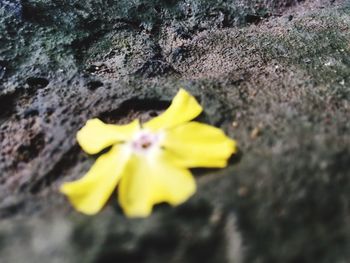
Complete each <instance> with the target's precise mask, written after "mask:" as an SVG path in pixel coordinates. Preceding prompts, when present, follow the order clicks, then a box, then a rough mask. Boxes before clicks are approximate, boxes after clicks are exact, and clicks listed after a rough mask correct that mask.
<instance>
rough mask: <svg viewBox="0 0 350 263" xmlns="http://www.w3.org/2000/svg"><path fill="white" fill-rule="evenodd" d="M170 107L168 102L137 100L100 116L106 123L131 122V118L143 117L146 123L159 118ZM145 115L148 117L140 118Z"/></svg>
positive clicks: (129, 101) (128, 101)
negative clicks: (155, 117) (159, 114)
mask: <svg viewBox="0 0 350 263" xmlns="http://www.w3.org/2000/svg"><path fill="white" fill-rule="evenodd" d="M169 105H170V102H168V101H159V100H152V99H144V100H142V99H136V98H135V99H130V100H127V101H125V102H123V103H122V104H121V105H120V107H119V108H118V109H116V110H113V111H109V112H104V113H102V114H100V116H99V117H100V118H101V120H103V121H105V122H106V123H119V122H120V121H123V120H125V119H126V121H128V122H129V121H131V118H137V117H141V121H146V120H147V119H150V118H152V117H154V116H157V115H158V112H160V111H163V110H165V109H166V108H167V107H169ZM143 113H146V116H140V115H142V114H143Z"/></svg>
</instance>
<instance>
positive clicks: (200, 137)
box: [163, 122, 237, 168]
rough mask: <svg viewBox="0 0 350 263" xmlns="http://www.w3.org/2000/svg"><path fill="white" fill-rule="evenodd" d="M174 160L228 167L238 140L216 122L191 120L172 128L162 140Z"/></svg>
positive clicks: (189, 163) (185, 165) (190, 165)
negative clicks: (214, 123)
mask: <svg viewBox="0 0 350 263" xmlns="http://www.w3.org/2000/svg"><path fill="white" fill-rule="evenodd" d="M163 146H164V148H165V150H166V151H165V152H166V153H167V154H168V155H169V158H171V160H172V162H173V163H175V164H176V165H178V166H180V167H189V168H192V167H225V166H226V165H227V160H228V159H229V158H230V156H231V155H232V154H233V153H235V152H236V151H237V147H236V142H235V141H234V140H232V139H230V138H229V137H227V136H226V135H225V134H224V132H223V131H222V130H220V129H218V128H215V127H213V126H210V125H207V124H202V123H198V122H189V123H186V124H183V125H180V126H178V127H176V128H174V129H170V130H168V131H167V133H166V137H165V140H164V143H163Z"/></svg>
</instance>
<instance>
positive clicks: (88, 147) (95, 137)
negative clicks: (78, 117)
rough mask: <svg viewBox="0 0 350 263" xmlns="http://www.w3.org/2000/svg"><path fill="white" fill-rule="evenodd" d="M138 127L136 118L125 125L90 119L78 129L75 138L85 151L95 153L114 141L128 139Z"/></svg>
mask: <svg viewBox="0 0 350 263" xmlns="http://www.w3.org/2000/svg"><path fill="white" fill-rule="evenodd" d="M138 129H140V124H139V121H138V120H135V121H133V122H131V123H129V124H127V125H113V124H105V123H104V122H102V121H100V120H99V119H91V120H88V121H87V122H86V124H85V126H84V127H83V128H81V130H80V131H78V133H77V140H78V143H79V144H80V146H81V147H82V148H83V150H84V151H85V152H87V153H89V154H96V153H98V152H100V151H102V150H103V149H104V148H106V147H108V146H111V145H112V144H114V143H117V142H120V141H125V140H128V139H130V138H131V136H132V135H133V133H134V132H135V131H137V130H138Z"/></svg>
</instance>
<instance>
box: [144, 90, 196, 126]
mask: <svg viewBox="0 0 350 263" xmlns="http://www.w3.org/2000/svg"><path fill="white" fill-rule="evenodd" d="M201 112H202V107H201V106H200V105H199V104H198V102H197V101H196V99H195V98H194V97H193V96H191V95H190V94H189V93H188V92H187V91H185V90H184V89H180V90H179V92H178V93H177V94H176V96H175V98H174V99H173V101H172V102H171V105H170V106H169V108H168V109H167V110H166V111H165V112H163V113H162V114H161V115H159V116H158V117H155V118H153V119H151V120H150V121H148V122H147V123H145V124H144V127H145V128H148V129H151V130H159V129H167V128H171V127H174V126H176V125H179V124H182V123H184V122H187V121H190V120H192V119H194V118H196V117H197V116H198V115H199V114H200V113H201Z"/></svg>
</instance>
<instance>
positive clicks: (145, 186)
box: [118, 155, 196, 217]
mask: <svg viewBox="0 0 350 263" xmlns="http://www.w3.org/2000/svg"><path fill="white" fill-rule="evenodd" d="M164 157H165V156H162V155H159V156H158V157H154V158H153V157H151V158H145V157H144V156H138V155H134V156H133V157H132V159H131V160H130V161H129V163H128V168H127V171H126V173H125V175H124V176H123V177H122V179H121V181H120V185H119V190H118V191H119V193H118V194H119V203H120V205H121V207H122V208H123V210H124V213H125V214H126V215H127V216H129V217H145V216H148V215H149V214H150V213H151V212H152V207H153V205H155V204H158V203H161V202H167V203H170V204H171V205H178V204H181V203H183V202H184V201H186V200H187V199H188V198H189V197H190V196H191V195H192V194H193V193H194V192H195V190H196V183H195V180H194V178H193V176H192V175H191V173H190V172H189V171H188V170H187V169H184V168H179V167H175V166H173V165H171V164H170V163H169V161H168V160H167V159H164Z"/></svg>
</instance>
